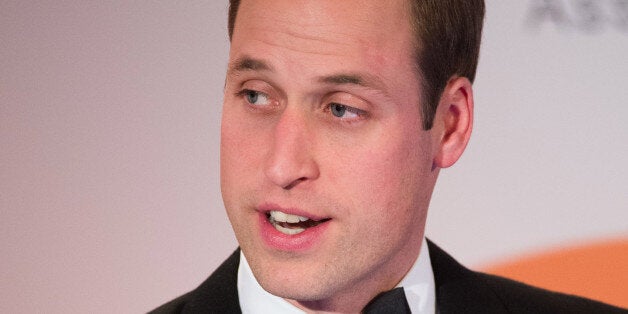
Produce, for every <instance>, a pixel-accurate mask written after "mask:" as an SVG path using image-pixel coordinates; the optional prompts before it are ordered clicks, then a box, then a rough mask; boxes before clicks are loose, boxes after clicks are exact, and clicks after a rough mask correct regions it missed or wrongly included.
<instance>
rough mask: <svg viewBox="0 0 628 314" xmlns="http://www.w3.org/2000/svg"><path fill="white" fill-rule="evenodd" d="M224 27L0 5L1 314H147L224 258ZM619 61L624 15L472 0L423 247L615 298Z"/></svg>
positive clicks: (190, 12)
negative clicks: (457, 93)
mask: <svg viewBox="0 0 628 314" xmlns="http://www.w3.org/2000/svg"><path fill="white" fill-rule="evenodd" d="M226 12H227V1H207V0H205V1H194V0H192V1H186V2H172V1H159V2H158V1H150V2H149V1H146V2H142V3H140V2H134V1H132V2H129V1H107V2H103V3H100V2H92V1H76V0H67V1H8V0H4V1H0V239H1V240H0V241H1V242H0V312H2V313H32V312H45V313H84V312H89V313H138V312H146V311H148V310H150V309H152V308H154V307H156V306H157V305H159V304H161V303H163V302H165V301H167V300H169V299H172V298H174V297H176V296H178V295H180V294H182V293H184V292H186V291H188V290H190V289H193V288H194V287H196V286H197V285H198V284H199V283H200V282H202V281H203V280H204V279H205V278H206V277H207V276H208V275H209V274H210V273H211V271H212V270H213V269H214V268H215V267H217V265H219V264H220V262H221V261H222V260H223V259H224V258H225V257H227V256H228V254H229V253H230V252H231V251H232V250H233V249H234V248H235V247H236V245H237V244H236V241H235V238H234V236H233V234H232V231H231V228H230V226H229V223H228V221H227V218H226V215H225V213H224V208H223V205H222V200H221V197H220V189H219V165H218V157H219V156H218V151H219V149H218V148H219V127H220V126H219V123H220V110H221V109H220V106H221V103H222V86H223V79H224V73H225V68H226V62H227V54H228V39H227V30H226V16H227V14H226ZM627 55H628V1H627V0H595V1H591V0H590V1H585V0H555V1H550V0H544V1H540V0H526V1H515V0H509V1H497V0H488V1H487V18H486V25H485V33H484V41H483V47H482V53H481V60H480V65H479V69H478V75H477V80H476V83H475V91H476V112H475V113H476V120H475V130H474V134H473V136H472V141H471V143H470V145H469V147H468V149H467V151H466V153H465V155H464V156H463V158H462V159H461V160H460V161H459V163H458V164H457V165H455V166H454V167H452V168H451V169H448V170H445V171H442V172H441V178H440V180H439V183H438V184H437V187H436V190H435V193H434V197H433V200H432V206H431V208H430V214H429V218H428V230H427V234H428V236H429V237H430V238H431V239H432V240H434V241H435V242H436V243H438V244H439V245H440V246H442V247H443V248H445V249H446V250H447V251H448V252H450V253H451V254H452V255H453V256H455V257H456V258H457V259H458V260H459V261H460V262H462V263H463V264H465V265H467V266H469V267H472V268H475V269H484V270H490V271H493V272H497V273H499V272H504V271H505V272H508V271H510V270H512V269H515V270H522V269H523V267H524V266H525V267H532V268H533V269H537V270H538V269H540V268H538V267H541V266H539V265H540V264H543V265H542V267H550V266H547V265H549V264H551V265H553V267H556V265H557V264H556V263H557V261H558V263H559V264H558V269H562V270H564V271H566V270H567V269H572V268H574V269H575V268H578V265H575V264H574V263H576V264H579V265H580V266H582V265H595V264H585V261H586V262H591V263H600V262H603V261H606V263H607V264H604V266H603V267H597V266H586V269H588V270H589V272H593V270H592V269H595V271H596V272H597V271H598V270H599V269H601V270H605V271H607V272H606V273H604V274H602V275H597V276H596V278H601V279H607V280H611V281H612V280H615V281H618V280H619V282H623V283H625V282H628V249H627V247H628V244H627V243H628V193H627V192H626V189H627V187H628V170H627V167H626V162H627V161H628V160H627V157H626V155H627V154H628V103H627V100H626V99H627V98H628V91H627V89H626V86H625V81H626V77H628V62H627V59H626V56H627ZM592 253H594V254H592ZM607 253H608V254H610V256H609V255H604V254H607ZM573 254H576V255H573ZM574 256H576V257H574ZM601 256H604V258H600V257H601ZM557 257H559V258H558V259H556V258H557ZM595 257H597V259H596V258H595ZM590 260H592V261H590ZM610 262H612V263H613V264H608V263H610ZM539 263H540V264H539ZM513 265H515V266H514V268H513ZM597 265H601V264H597ZM509 267H510V268H509ZM534 267H537V268H534ZM509 269H510V270H509ZM544 269H548V268H544ZM553 269H557V268H553ZM536 273H539V272H538V271H536ZM554 273H555V271H554V272H552V274H554ZM563 275H566V276H568V277H569V278H573V277H574V276H575V275H573V274H569V273H567V274H563ZM583 276H584V275H583ZM542 277H545V278H547V277H548V276H542ZM549 277H551V276H549ZM559 281H561V280H560V279H559ZM562 281H564V280H562ZM607 285H608V284H607ZM615 290H616V291H618V293H619V294H618V295H616V296H612V297H613V298H614V299H609V300H607V301H608V302H615V303H616V304H623V306H628V295H627V292H626V289H625V287H624V288H623V289H622V288H619V287H618V288H617V289H615ZM604 296H608V294H604V295H602V296H601V297H600V298H603V297H604ZM622 301H623V303H622Z"/></svg>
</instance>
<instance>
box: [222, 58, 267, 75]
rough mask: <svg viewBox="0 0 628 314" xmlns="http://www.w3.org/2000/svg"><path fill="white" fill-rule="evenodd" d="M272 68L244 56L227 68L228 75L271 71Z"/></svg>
mask: <svg viewBox="0 0 628 314" xmlns="http://www.w3.org/2000/svg"><path fill="white" fill-rule="evenodd" d="M272 70H273V68H272V67H271V66H270V65H269V64H268V63H266V62H265V61H263V60H260V59H254V58H251V57H248V56H244V57H241V58H238V59H236V60H235V61H234V62H233V63H232V64H231V65H230V66H229V70H228V72H229V73H234V72H246V71H272Z"/></svg>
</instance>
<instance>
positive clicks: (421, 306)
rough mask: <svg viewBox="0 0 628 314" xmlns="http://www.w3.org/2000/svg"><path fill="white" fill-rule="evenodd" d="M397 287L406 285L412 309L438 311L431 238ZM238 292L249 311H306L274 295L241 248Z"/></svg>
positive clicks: (299, 313)
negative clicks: (260, 281)
mask: <svg viewBox="0 0 628 314" xmlns="http://www.w3.org/2000/svg"><path fill="white" fill-rule="evenodd" d="M397 287H403V290H404V292H405V294H406V299H407V300H408V305H410V310H411V311H412V313H419V314H424V313H425V314H426V313H429V314H434V313H435V312H436V290H435V289H436V288H435V285H434V273H433V272H432V264H431V262H430V253H429V251H428V249H427V242H426V241H425V239H423V243H422V244H421V252H420V253H419V257H418V258H417V260H416V261H415V262H414V265H412V268H410V271H408V273H407V274H406V276H405V277H403V279H402V280H401V282H399V284H398V285H397ZM238 296H239V298H240V308H241V309H242V313H245V314H257V313H260V314H266V313H276V314H302V313H304V311H303V310H301V309H299V308H297V307H296V306H294V305H292V304H290V303H289V302H288V301H286V300H284V299H283V298H280V297H277V296H274V295H272V294H270V293H268V292H266V290H264V289H263V288H262V286H260V285H259V283H258V282H257V280H256V279H255V277H254V276H253V272H252V271H251V267H249V263H248V262H247V261H246V258H245V257H244V254H242V252H240V266H239V267H238Z"/></svg>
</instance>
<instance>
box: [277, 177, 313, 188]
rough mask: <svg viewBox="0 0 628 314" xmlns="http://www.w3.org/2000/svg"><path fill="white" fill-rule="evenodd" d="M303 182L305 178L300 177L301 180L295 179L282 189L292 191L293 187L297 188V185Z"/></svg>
mask: <svg viewBox="0 0 628 314" xmlns="http://www.w3.org/2000/svg"><path fill="white" fill-rule="evenodd" d="M305 180H307V178H306V177H301V178H298V179H296V180H294V181H292V182H290V184H288V185H286V186H284V187H283V189H284V190H290V189H292V188H293V187H295V186H297V185H298V184H299V183H301V182H303V181H305Z"/></svg>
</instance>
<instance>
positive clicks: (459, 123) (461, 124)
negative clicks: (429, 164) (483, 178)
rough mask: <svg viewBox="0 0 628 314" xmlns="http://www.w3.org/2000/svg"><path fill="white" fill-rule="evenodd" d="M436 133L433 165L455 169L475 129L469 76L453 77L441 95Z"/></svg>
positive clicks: (437, 111)
mask: <svg viewBox="0 0 628 314" xmlns="http://www.w3.org/2000/svg"><path fill="white" fill-rule="evenodd" d="M434 119H435V120H434V122H435V123H434V127H435V128H437V129H435V130H434V131H435V132H437V134H438V137H437V138H436V140H437V143H435V144H436V145H438V146H437V147H436V149H437V151H436V155H435V156H434V166H436V167H438V168H447V167H450V166H452V165H453V164H454V163H455V162H456V161H457V160H458V158H460V156H461V155H462V153H463V152H464V149H465V148H466V146H467V143H468V142H469V138H470V137H471V130H472V129H473V88H472V86H471V82H470V81H469V79H467V78H466V77H452V78H451V79H450V80H449V82H448V83H447V86H446V87H445V90H444V91H443V94H442V95H441V98H440V101H439V104H438V109H437V110H436V116H435V117H434Z"/></svg>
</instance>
